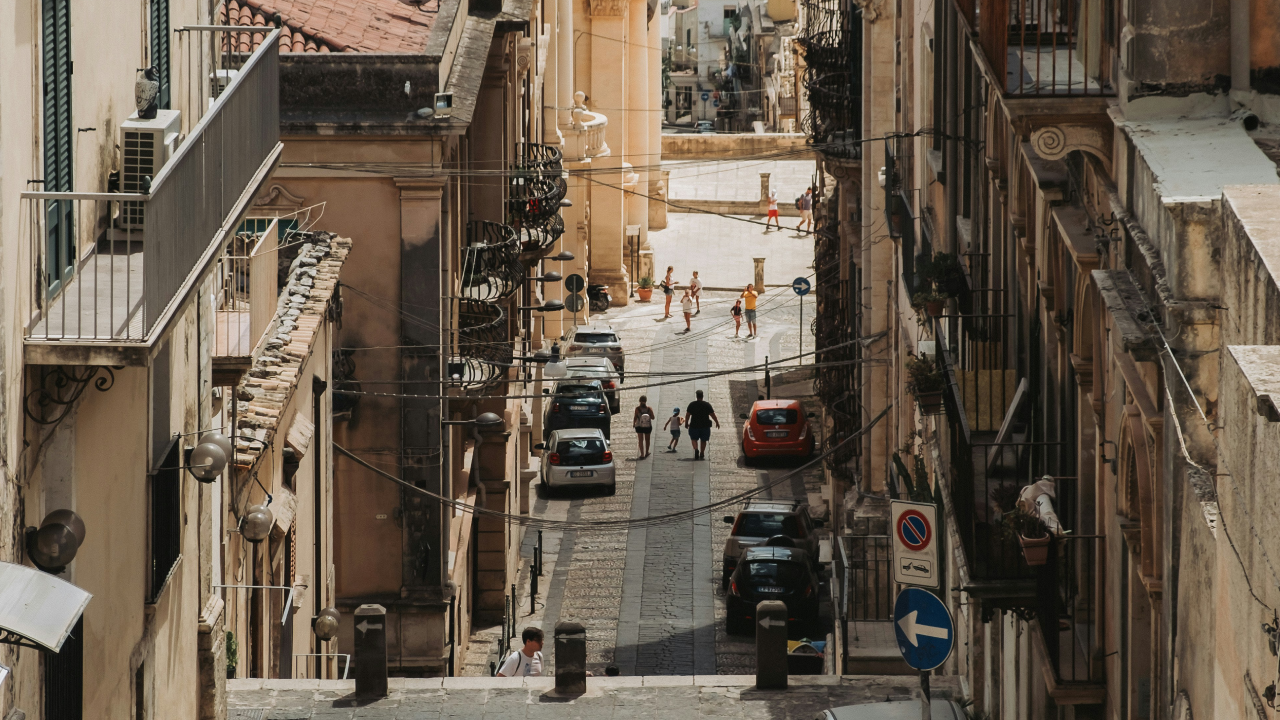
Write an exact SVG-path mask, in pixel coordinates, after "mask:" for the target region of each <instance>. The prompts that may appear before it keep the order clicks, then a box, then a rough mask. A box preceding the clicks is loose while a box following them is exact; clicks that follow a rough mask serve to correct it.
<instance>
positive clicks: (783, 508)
mask: <svg viewBox="0 0 1280 720" xmlns="http://www.w3.org/2000/svg"><path fill="white" fill-rule="evenodd" d="M799 509H800V502H799V501H798V500H793V501H791V502H787V501H785V500H749V501H747V506H746V507H744V508H742V510H741V512H769V513H789V512H796V511H798V510H799Z"/></svg>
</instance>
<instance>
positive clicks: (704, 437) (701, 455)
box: [684, 390, 720, 460]
mask: <svg viewBox="0 0 1280 720" xmlns="http://www.w3.org/2000/svg"><path fill="white" fill-rule="evenodd" d="M694 396H695V397H697V400H694V401H693V402H691V403H689V407H687V408H685V409H684V417H685V426H686V427H688V428H689V442H691V443H693V459H694V460H705V459H706V457H707V441H708V440H710V439H711V422H712V421H713V420H714V421H715V424H716V427H717V428H718V427H720V418H718V417H716V411H715V409H714V408H712V407H711V403H709V402H707V401H706V400H703V399H702V391H701V390H699V391H698V392H696V393H694Z"/></svg>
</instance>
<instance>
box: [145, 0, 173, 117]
mask: <svg viewBox="0 0 1280 720" xmlns="http://www.w3.org/2000/svg"><path fill="white" fill-rule="evenodd" d="M150 7H151V65H152V67H154V68H155V69H156V71H157V72H158V73H159V75H160V95H159V96H158V97H157V98H156V102H157V103H158V107H161V108H165V109H168V108H169V103H170V93H169V38H170V32H169V0H151V2H150Z"/></svg>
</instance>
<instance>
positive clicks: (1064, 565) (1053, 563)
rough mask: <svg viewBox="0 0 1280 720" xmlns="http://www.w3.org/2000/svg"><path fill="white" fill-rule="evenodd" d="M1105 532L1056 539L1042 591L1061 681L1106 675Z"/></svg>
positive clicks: (1046, 630)
mask: <svg viewBox="0 0 1280 720" xmlns="http://www.w3.org/2000/svg"><path fill="white" fill-rule="evenodd" d="M1104 542H1105V538H1103V537H1102V536H1100V535H1063V536H1061V537H1057V538H1054V540H1053V542H1052V543H1051V544H1050V550H1049V561H1048V563H1047V564H1046V565H1044V566H1043V567H1042V568H1041V569H1040V585H1039V587H1038V592H1037V593H1036V594H1037V596H1038V597H1039V599H1040V606H1039V607H1038V608H1037V610H1036V613H1037V615H1038V616H1039V622H1040V632H1041V634H1042V635H1043V636H1044V645H1045V651H1046V654H1047V655H1048V656H1049V661H1050V662H1051V663H1052V664H1053V669H1054V671H1055V672H1056V673H1057V677H1058V681H1059V682H1060V683H1098V682H1101V681H1102V678H1103V658H1102V657H1101V655H1102V653H1101V647H1102V644H1101V642H1100V639H1101V633H1102V631H1103V628H1102V627H1100V624H1099V619H1100V618H1099V612H1098V609H1099V608H1100V607H1101V606H1102V596H1101V593H1102V586H1101V583H1100V582H1099V575H1098V573H1099V568H1100V567H1101V562H1100V559H1101V555H1100V552H1101V549H1102V548H1103V547H1104Z"/></svg>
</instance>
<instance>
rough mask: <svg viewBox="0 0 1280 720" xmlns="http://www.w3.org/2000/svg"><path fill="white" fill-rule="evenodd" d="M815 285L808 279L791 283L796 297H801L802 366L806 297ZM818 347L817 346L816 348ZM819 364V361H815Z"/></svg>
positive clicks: (802, 358) (802, 361) (801, 361)
mask: <svg viewBox="0 0 1280 720" xmlns="http://www.w3.org/2000/svg"><path fill="white" fill-rule="evenodd" d="M811 287H813V285H812V284H811V283H810V282H809V279H808V278H803V277H798V278H796V279H795V280H792V281H791V289H792V290H793V291H795V294H796V295H799V296H800V358H799V359H800V364H801V365H803V364H804V296H805V295H808V294H809V288H811ZM815 347H816V346H815ZM814 362H815V363H816V362H817V359H816V358H815V359H814Z"/></svg>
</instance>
